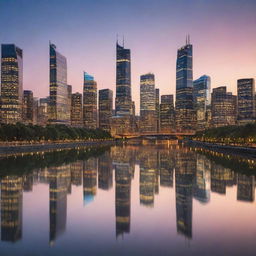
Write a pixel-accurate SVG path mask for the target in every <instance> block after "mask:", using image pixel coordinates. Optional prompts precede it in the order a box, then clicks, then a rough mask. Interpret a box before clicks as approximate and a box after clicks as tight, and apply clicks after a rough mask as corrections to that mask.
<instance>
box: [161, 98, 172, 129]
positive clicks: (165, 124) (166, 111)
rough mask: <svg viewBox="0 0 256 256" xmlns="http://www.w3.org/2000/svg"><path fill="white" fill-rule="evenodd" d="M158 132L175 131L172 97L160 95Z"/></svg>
mask: <svg viewBox="0 0 256 256" xmlns="http://www.w3.org/2000/svg"><path fill="white" fill-rule="evenodd" d="M160 131H161V132H162V133H164V132H167V133H168V132H173V131H175V111H174V104H173V95H162V96H161V104H160Z"/></svg>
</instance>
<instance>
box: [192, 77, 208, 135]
mask: <svg viewBox="0 0 256 256" xmlns="http://www.w3.org/2000/svg"><path fill="white" fill-rule="evenodd" d="M193 100H194V108H195V111H196V129H197V130H204V129H205V127H206V124H207V108H208V107H209V106H210V104H211V78H210V77H209V76H206V75H204V76H201V77H200V78H198V79H197V80H195V81H194V82H193Z"/></svg>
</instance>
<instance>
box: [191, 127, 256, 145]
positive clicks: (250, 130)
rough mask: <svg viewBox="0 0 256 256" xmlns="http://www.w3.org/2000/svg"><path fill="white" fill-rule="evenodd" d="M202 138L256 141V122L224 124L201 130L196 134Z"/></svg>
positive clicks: (205, 139)
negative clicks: (239, 124)
mask: <svg viewBox="0 0 256 256" xmlns="http://www.w3.org/2000/svg"><path fill="white" fill-rule="evenodd" d="M195 138H196V139H200V140H204V141H207V140H215V141H217V142H218V141H231V142H244V143H245V142H252V143H256V122H254V123H248V124H246V125H241V126H237V125H233V126H223V127H218V128H211V129H208V130H205V131H199V132H197V133H196V135H195Z"/></svg>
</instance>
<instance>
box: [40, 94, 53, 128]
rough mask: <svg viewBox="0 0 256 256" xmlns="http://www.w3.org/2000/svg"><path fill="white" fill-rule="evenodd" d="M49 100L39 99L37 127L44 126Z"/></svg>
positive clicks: (46, 119)
mask: <svg viewBox="0 0 256 256" xmlns="http://www.w3.org/2000/svg"><path fill="white" fill-rule="evenodd" d="M49 100H50V98H49V97H47V98H41V99H39V106H38V118H37V120H38V122H37V123H38V125H42V126H44V125H46V124H47V121H48V113H49Z"/></svg>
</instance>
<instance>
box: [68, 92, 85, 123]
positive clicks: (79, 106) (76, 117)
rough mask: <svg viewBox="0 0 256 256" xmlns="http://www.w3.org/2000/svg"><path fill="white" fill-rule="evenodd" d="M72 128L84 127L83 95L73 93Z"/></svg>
mask: <svg viewBox="0 0 256 256" xmlns="http://www.w3.org/2000/svg"><path fill="white" fill-rule="evenodd" d="M71 126H74V127H82V126H83V101H82V94H81V93H78V92H77V93H73V94H72V96H71Z"/></svg>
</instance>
